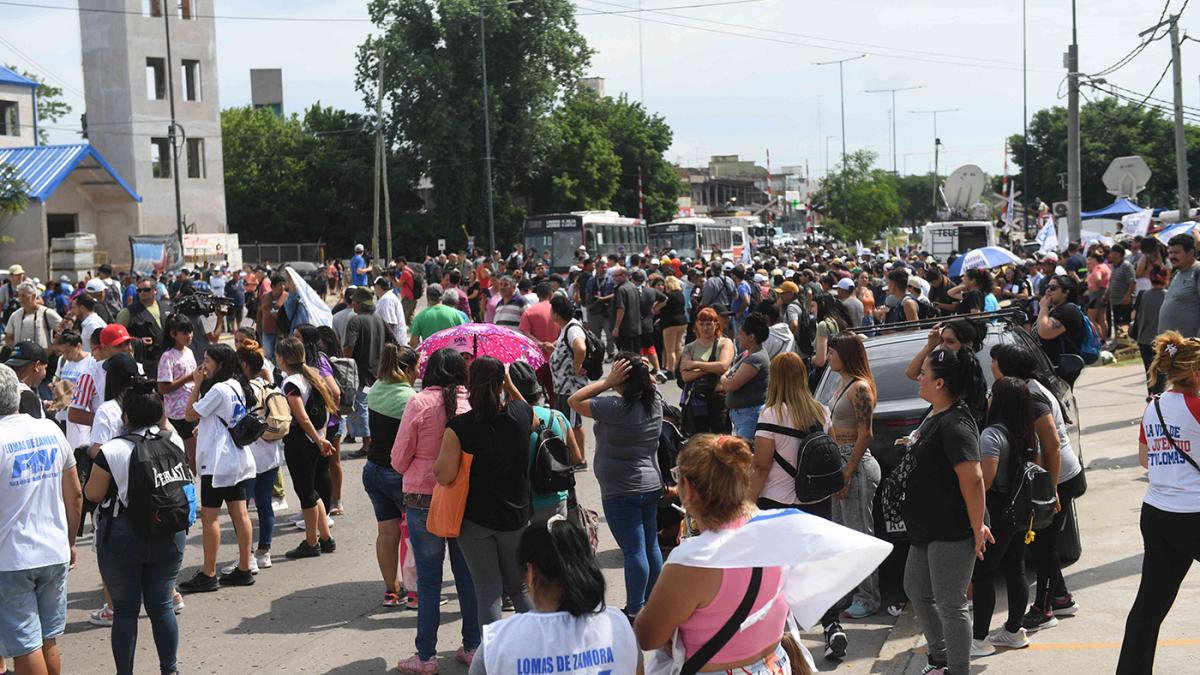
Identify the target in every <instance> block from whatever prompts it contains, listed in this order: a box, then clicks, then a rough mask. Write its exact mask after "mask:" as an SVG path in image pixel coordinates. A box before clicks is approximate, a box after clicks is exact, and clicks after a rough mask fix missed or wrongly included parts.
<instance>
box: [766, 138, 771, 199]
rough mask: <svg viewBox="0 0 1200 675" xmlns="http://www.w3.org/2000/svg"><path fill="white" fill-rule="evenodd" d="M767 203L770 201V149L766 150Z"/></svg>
mask: <svg viewBox="0 0 1200 675" xmlns="http://www.w3.org/2000/svg"><path fill="white" fill-rule="evenodd" d="M767 201H768V202H770V201H771V149H770V148H767Z"/></svg>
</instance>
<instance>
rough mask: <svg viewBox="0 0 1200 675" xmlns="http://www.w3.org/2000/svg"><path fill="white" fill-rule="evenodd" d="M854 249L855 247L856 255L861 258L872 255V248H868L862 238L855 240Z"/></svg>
mask: <svg viewBox="0 0 1200 675" xmlns="http://www.w3.org/2000/svg"><path fill="white" fill-rule="evenodd" d="M854 249H855V253H854V255H855V256H857V257H859V258H862V257H870V256H871V250H870V249H868V248H867V247H866V246H863V243H862V240H861V239H856V240H854Z"/></svg>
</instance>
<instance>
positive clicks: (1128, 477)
mask: <svg viewBox="0 0 1200 675" xmlns="http://www.w3.org/2000/svg"><path fill="white" fill-rule="evenodd" d="M1140 378H1141V368H1140V367H1137V366H1109V367H1105V368H1093V369H1089V370H1088V371H1087V372H1086V373H1085V374H1084V376H1083V378H1082V379H1081V380H1080V382H1079V384H1078V387H1077V389H1076V395H1077V396H1078V398H1079V403H1080V408H1081V410H1082V416H1083V420H1084V427H1085V429H1084V440H1083V444H1084V449H1085V458H1086V464H1087V466H1088V468H1089V474H1088V482H1089V489H1088V493H1087V494H1086V495H1085V496H1084V497H1082V499H1081V503H1080V509H1079V510H1080V516H1081V521H1082V530H1083V535H1082V536H1083V545H1084V553H1083V558H1082V559H1081V560H1080V561H1079V562H1078V563H1077V564H1076V565H1074V566H1073V567H1071V568H1070V569H1069V571H1068V573H1067V583H1068V586H1069V587H1070V588H1071V590H1072V591H1073V592H1074V593H1075V597H1076V599H1077V601H1078V602H1079V604H1080V605H1081V607H1082V611H1081V613H1080V614H1079V616H1077V617H1075V618H1072V619H1067V620H1064V621H1062V623H1061V624H1060V625H1059V627H1057V628H1054V629H1052V630H1047V631H1045V632H1044V633H1043V634H1041V635H1038V636H1036V637H1035V639H1034V645H1033V647H1032V648H1030V649H1027V650H1023V651H1020V652H1010V653H1002V654H997V655H995V656H992V657H989V658H987V659H982V660H979V661H977V662H976V665H977V666H978V668H977V670H978V671H979V672H983V671H985V670H986V671H987V672H989V673H1030V672H1038V673H1044V672H1053V671H1057V672H1067V671H1070V670H1073V671H1075V672H1096V673H1099V672H1111V671H1112V669H1113V666H1114V664H1115V661H1116V654H1117V648H1118V647H1119V642H1120V639H1121V631H1122V627H1123V625H1124V619H1125V613H1126V612H1127V611H1128V607H1129V605H1130V603H1131V602H1132V600H1133V596H1134V593H1135V591H1136V588H1137V583H1138V577H1139V570H1140V556H1141V540H1140V537H1139V534H1138V529H1137V516H1138V508H1139V505H1140V503H1141V495H1142V492H1143V491H1144V489H1145V478H1144V472H1143V471H1142V470H1141V469H1140V467H1138V466H1137V446H1136V440H1137V429H1136V423H1137V422H1136V420H1137V419H1139V418H1140V415H1141V411H1142V408H1143V402H1142V401H1143V400H1142V397H1143V394H1142V391H1143V390H1142V388H1141V385H1140ZM666 390H667V391H666V395H667V396H668V397H671V396H675V395H677V390H675V388H674V385H673V384H668V385H667V386H666ZM363 461H364V460H344V461H343V467H344V469H345V474H346V475H345V484H344V488H343V495H344V503H345V506H346V508H347V510H348V513H347V515H345V516H342V517H340V518H338V520H337V525H336V526H335V527H334V537H335V538H336V539H337V542H338V550H337V552H336V553H334V554H332V555H331V556H328V557H322V558H319V559H313V560H303V561H288V560H285V559H283V558H282V552H283V551H285V550H287V549H288V548H290V547H292V546H295V545H296V543H297V542H299V540H300V538H301V533H300V532H299V531H297V530H294V529H292V528H291V527H290V522H291V520H292V519H293V516H294V514H295V511H294V510H293V511H289V512H287V513H286V514H284V515H283V516H282V517H281V518H280V520H279V527H278V528H277V532H276V537H275V547H274V548H275V551H276V552H278V553H279V554H280V555H279V562H277V563H276V566H275V567H274V568H272V569H270V570H264V571H263V572H262V573H261V574H259V575H258V583H256V584H255V585H254V586H252V587H249V588H236V589H224V590H221V591H218V592H216V593H210V594H203V595H192V596H188V597H187V609H186V610H185V611H184V613H183V614H182V615H181V616H180V631H181V636H182V637H181V646H180V668H181V670H182V671H183V672H187V673H222V674H226V673H241V672H253V671H257V672H268V673H275V672H309V673H343V674H351V673H354V674H358V673H381V672H385V671H386V670H388V669H389V668H392V667H394V666H395V663H396V661H397V660H399V659H400V658H402V657H407V656H408V655H409V654H411V653H412V652H413V651H414V647H413V640H414V637H415V633H416V612H414V611H408V610H403V609H384V608H382V607H380V606H379V601H380V599H381V597H382V593H383V584H382V581H381V579H380V576H379V571H378V568H377V566H376V563H375V555H374V538H375V523H374V518H373V516H372V514H371V511H370V504H369V502H368V500H367V498H366V496H365V494H364V493H363V490H362V485H361V480H360V476H361V470H362V465H363ZM580 478H581V480H580V490H579V492H580V498H581V501H583V502H584V503H585V504H586V505H589V506H591V507H592V508H594V509H596V510H597V511H599V510H600V509H599V492H598V489H597V487H596V483H595V480H594V479H592V478H591V475H590V474H581V476H580ZM289 491H290V488H289ZM290 501H291V502H292V504H293V506H294V505H295V499H294V498H293V499H291V500H290ZM256 526H257V525H256ZM232 535H233V533H232V530H231V529H230V528H229V527H228V525H227V523H226V526H225V532H224V533H223V537H222V549H221V560H222V562H227V561H230V560H232V559H233V558H235V557H236V546H235V544H234V542H233V536H232ZM599 558H600V563H601V566H602V567H603V568H604V570H605V575H606V577H607V578H608V581H609V587H608V592H607V599H608V601H609V603H611V604H613V605H614V606H618V607H619V606H622V605H623V604H624V583H623V579H622V573H621V554H620V552H619V550H618V549H617V547H616V544H615V542H614V541H613V539H612V537H611V536H610V535H609V533H608V531H607V529H606V528H604V527H602V528H601V552H600V554H599ZM199 561H200V541H199V535H198V531H197V532H196V533H194V534H193V536H192V537H191V538H190V540H189V546H188V551H187V554H186V555H185V558H184V571H183V576H184V577H186V576H190V574H191V573H192V572H194V570H195V569H196V568H197V566H198V564H199ZM446 578H447V579H449V572H448V569H447V576H446ZM1191 581H1193V584H1192V585H1190V586H1189V584H1188V583H1185V586H1184V589H1183V591H1182V592H1181V593H1180V597H1179V601H1178V602H1177V603H1176V607H1175V611H1174V613H1173V614H1172V615H1171V617H1170V618H1169V619H1168V621H1167V623H1166V624H1165V625H1164V627H1163V633H1162V638H1163V640H1164V645H1163V647H1162V648H1161V649H1160V651H1159V660H1158V665H1159V671H1160V672H1178V673H1183V672H1196V666H1195V663H1196V660H1197V659H1198V658H1200V639H1196V638H1195V637H1194V635H1193V634H1192V633H1190V632H1189V631H1188V630H1187V627H1188V626H1189V625H1193V624H1194V620H1195V618H1196V617H1197V615H1200V611H1198V610H1197V609H1194V608H1197V607H1200V593H1197V591H1196V585H1195V584H1194V580H1191ZM69 591H70V592H69V600H68V617H67V618H68V627H67V635H66V636H64V637H63V638H62V640H61V641H60V644H61V645H62V649H63V664H64V672H66V673H108V672H111V670H112V668H111V664H112V661H111V657H110V653H109V646H108V629H106V628H96V627H93V626H90V625H89V624H88V623H87V616H88V612H90V611H91V610H93V609H95V608H96V607H98V606H99V605H100V603H101V596H100V592H99V573H98V572H97V569H96V564H95V556H94V554H93V553H92V552H91V551H81V552H80V556H79V566H78V568H77V569H76V570H75V572H73V573H72V575H71V578H70V587H69ZM446 594H447V596H448V597H449V598H450V602H449V604H447V605H446V606H445V607H444V608H443V615H442V619H443V621H442V626H441V630H440V631H439V643H438V650H439V653H440V654H441V655H442V657H443V658H442V660H441V666H442V672H444V673H451V674H453V673H464V672H465V668H464V667H462V666H460V664H458V663H456V662H454V661H453V659H452V655H453V653H454V650H455V649H456V648H457V647H458V645H459V644H460V640H459V630H460V625H461V624H460V620H459V614H458V603H457V601H456V598H455V597H454V589H453V585H452V584H451V583H450V582H449V581H447V583H446ZM1000 597H1001V601H1000V603H999V604H1000V606H1001V607H1000V609H1001V611H1003V605H1004V602H1003V599H1002V598H1003V595H1001V596H1000ZM1000 620H1001V619H1000V618H999V617H997V618H996V620H995V621H994V622H993V625H996V622H998V621H1000ZM893 624H895V625H894V626H893ZM913 624H914V622H913V621H912V616H911V614H909V613H906V614H905V615H904V616H902V617H901V618H900V619H899V621H898V622H897V620H895V619H892V618H891V617H888V616H886V614H884V615H883V616H876V617H872V619H870V620H866V621H857V622H849V621H848V622H846V626H847V629H848V633H849V636H850V640H851V649H850V654H849V658H848V659H847V660H846V661H845V662H843V663H842V664H841V665H840V666H838V667H837V668H836V671H837V672H839V673H852V674H858V673H919V672H920V667H921V664H922V663H923V661H924V657H923V655H922V654H921V653H919V651H918V652H917V653H915V654H914V653H913V652H912V651H910V650H912V649H917V650H923V644H922V642H923V641H922V640H920V638H917V637H915V636H914V625H913ZM811 637H812V639H811V640H810V641H809V646H810V648H812V649H814V650H816V649H817V647H818V636H817V635H815V634H814V635H812V636H811ZM818 665H819V667H820V669H821V670H823V671H826V670H832V669H833V664H827V663H820V662H819V663H818ZM155 666H156V660H155V657H154V652H153V641H152V639H151V636H150V626H149V622H148V621H147V620H145V619H144V618H143V620H142V622H141V632H140V636H139V645H138V672H153V671H154V669H155ZM1051 669H1053V671H1052V670H1051Z"/></svg>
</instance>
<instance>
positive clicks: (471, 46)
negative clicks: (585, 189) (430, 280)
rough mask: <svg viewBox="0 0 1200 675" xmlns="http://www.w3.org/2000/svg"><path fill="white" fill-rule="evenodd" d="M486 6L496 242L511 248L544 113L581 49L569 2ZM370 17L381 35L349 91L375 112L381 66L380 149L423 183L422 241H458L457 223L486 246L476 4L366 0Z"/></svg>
mask: <svg viewBox="0 0 1200 675" xmlns="http://www.w3.org/2000/svg"><path fill="white" fill-rule="evenodd" d="M484 9H485V11H486V16H487V21H486V30H487V34H486V38H487V45H488V55H487V65H488V83H489V92H488V93H489V109H490V112H491V140H492V153H491V154H492V157H493V162H492V163H493V180H492V186H493V195H494V201H495V219H496V236H497V239H498V241H499V242H511V241H513V240H515V239H516V234H517V232H518V228H519V224H520V220H521V217H522V213H521V209H520V208H518V206H517V204H516V203H515V200H514V196H515V195H517V194H520V193H521V192H523V191H525V190H528V188H529V186H530V183H531V181H532V178H533V173H532V171H533V167H534V166H535V164H536V160H537V158H538V157H539V156H540V155H541V152H542V150H543V149H544V148H545V147H546V143H547V137H548V134H545V133H543V132H544V130H545V124H546V116H547V115H548V114H549V113H550V112H551V110H552V108H553V106H554V105H555V103H556V102H558V100H559V97H560V95H561V92H563V91H564V90H565V89H567V88H569V87H571V86H572V85H574V83H575V82H576V81H577V80H578V78H579V77H580V75H581V74H582V72H583V69H584V67H585V66H586V65H587V63H588V59H589V58H590V55H591V50H590V49H588V47H587V43H586V41H585V40H584V38H583V36H582V35H580V34H579V32H578V30H577V29H576V24H575V16H574V9H575V8H574V5H573V4H572V3H571V2H569V0H526V1H525V2H524V3H522V4H520V5H514V6H511V7H510V6H508V5H506V4H504V3H502V2H490V1H488V2H486V4H485V8H484ZM368 10H369V13H370V15H371V20H372V21H373V22H374V24H375V25H376V27H378V29H379V30H380V32H381V35H379V36H378V37H377V38H372V39H369V40H367V41H366V42H364V43H363V44H362V45H360V46H359V49H358V72H357V86H358V89H359V90H360V91H361V92H362V93H363V99H364V102H365V104H366V107H367V108H368V109H370V110H374V109H375V100H376V88H377V79H378V75H379V71H378V65H379V61H380V60H382V63H383V69H384V86H383V91H384V120H385V129H386V133H387V137H388V139H389V141H390V146H391V147H394V148H396V149H397V151H398V152H399V153H401V154H402V155H404V156H405V158H406V160H410V161H407V162H406V163H405V166H406V167H408V174H407V175H406V176H405V178H406V181H407V182H408V183H409V184H411V183H412V182H415V181H416V180H417V179H418V178H419V177H420V176H422V175H424V176H427V177H428V178H429V179H430V181H431V182H432V184H433V203H434V208H433V210H432V211H431V213H430V218H429V221H430V222H429V223H428V225H429V226H428V227H427V228H426V229H425V230H424V231H423V232H421V233H420V235H422V236H434V237H436V236H446V237H454V238H457V236H458V233H459V232H460V231H461V230H460V228H461V227H463V226H465V227H467V228H469V230H470V231H471V232H473V233H475V235H476V236H477V237H480V240H481V241H486V229H487V228H486V225H487V207H486V200H485V197H486V194H487V189H486V181H485V179H484V163H483V157H484V155H485V150H484V129H483V94H482V81H481V72H482V69H481V63H480V34H479V30H480V22H479V12H480V4H479V0H371V2H370V3H369V5H368ZM380 55H381V57H380ZM562 189H564V190H566V189H570V190H575V189H578V188H576V187H571V186H569V185H566V184H564V185H563V186H562ZM407 234H408V233H406V236H407ZM414 234H416V233H414Z"/></svg>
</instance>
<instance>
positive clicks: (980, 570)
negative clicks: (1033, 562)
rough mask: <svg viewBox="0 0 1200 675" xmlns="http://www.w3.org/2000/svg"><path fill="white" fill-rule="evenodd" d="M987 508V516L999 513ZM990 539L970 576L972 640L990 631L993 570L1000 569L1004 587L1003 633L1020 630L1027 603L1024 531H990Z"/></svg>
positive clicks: (994, 598)
mask: <svg viewBox="0 0 1200 675" xmlns="http://www.w3.org/2000/svg"><path fill="white" fill-rule="evenodd" d="M990 494H991V493H989V495H990ZM988 501H989V502H991V501H992V500H991V499H989V500H988ZM988 508H989V511H990V512H991V513H1000V510H992V507H991V506H990V505H989V507H988ZM992 536H993V537H995V538H996V543H995V544H992V545H990V546H988V547H987V550H986V551H984V554H983V560H981V561H979V562H977V563H975V571H974V572H973V573H972V575H971V587H972V588H973V589H974V595H973V597H974V600H975V621H974V628H973V631H974V633H975V635H974V637H975V639H976V640H982V639H984V638H986V637H987V636H988V629H989V628H991V623H992V610H994V609H995V608H996V586H995V584H994V583H993V582H992V575H993V574H995V573H996V571H997V570H1000V569H1003V570H1004V584H1005V586H1006V587H1007V588H1008V620H1007V621H1005V622H1004V629H1005V630H1007V631H1008V632H1010V633H1015V632H1017V629H1018V628H1020V627H1021V617H1022V616H1023V615H1024V613H1025V605H1026V604H1028V602H1029V587H1028V585H1027V584H1026V582H1025V530H1020V529H1019V528H1018V529H1016V530H992Z"/></svg>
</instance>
